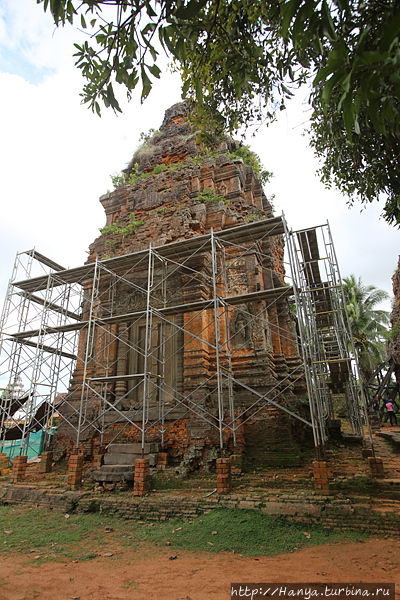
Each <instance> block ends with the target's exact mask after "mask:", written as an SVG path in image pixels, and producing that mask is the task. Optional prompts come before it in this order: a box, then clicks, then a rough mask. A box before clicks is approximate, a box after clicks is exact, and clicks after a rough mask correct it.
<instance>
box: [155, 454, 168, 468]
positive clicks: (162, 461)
mask: <svg viewBox="0 0 400 600" xmlns="http://www.w3.org/2000/svg"><path fill="white" fill-rule="evenodd" d="M167 460H168V454H167V453H166V452H159V453H158V457H157V465H156V468H157V469H166V468H167Z"/></svg>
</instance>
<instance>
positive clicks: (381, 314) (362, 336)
mask: <svg viewBox="0 0 400 600" xmlns="http://www.w3.org/2000/svg"><path fill="white" fill-rule="evenodd" d="M343 291H344V297H345V301H346V307H347V313H348V315H349V321H350V327H351V331H352V334H353V339H354V346H355V350H356V353H357V358H358V364H359V367H360V371H361V373H360V374H361V377H362V379H363V381H364V382H365V381H367V380H368V379H369V377H370V376H371V375H372V373H373V371H374V370H375V369H376V367H377V366H378V365H380V364H381V363H382V362H383V361H384V360H385V359H386V348H385V341H384V340H385V338H386V336H387V333H388V326H389V313H388V312H387V311H385V310H378V309H376V308H375V307H376V306H377V305H378V304H380V302H382V300H387V299H388V298H389V294H388V293H387V292H385V291H384V290H379V289H377V288H376V287H375V286H374V285H364V284H363V282H362V279H361V277H359V278H358V281H357V280H356V278H355V276H354V275H350V276H349V277H345V278H344V279H343Z"/></svg>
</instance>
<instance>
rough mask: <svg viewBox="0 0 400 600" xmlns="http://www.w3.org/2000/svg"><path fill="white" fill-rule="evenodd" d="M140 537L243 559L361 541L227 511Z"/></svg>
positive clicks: (157, 527)
mask: <svg viewBox="0 0 400 600" xmlns="http://www.w3.org/2000/svg"><path fill="white" fill-rule="evenodd" d="M173 532H174V533H173ZM213 532H217V533H216V534H215V533H214V534H213ZM139 534H140V540H141V541H147V542H155V543H157V544H160V543H162V544H165V542H167V541H170V542H171V543H172V546H173V547H174V548H184V549H185V550H193V551H198V550H203V551H204V550H206V551H210V552H232V551H233V550H234V551H235V553H239V554H242V555H244V556H276V555H278V554H283V553H287V552H292V551H293V550H300V549H301V548H306V547H309V546H316V545H321V544H326V543H327V542H332V541H333V540H337V541H346V540H355V539H360V537H363V535H360V534H359V533H352V532H350V533H348V532H346V533H344V532H329V531H326V530H324V529H322V527H317V526H308V525H300V524H298V523H290V522H289V521H287V520H286V519H284V518H276V517H270V516H268V515H263V514H262V513H259V512H256V511H245V510H229V509H217V510H213V511H212V512H210V513H208V514H207V515H203V516H200V517H199V518H197V519H196V520H195V521H193V523H192V524H190V523H188V522H178V521H176V522H173V523H171V522H169V523H163V524H154V526H151V527H149V526H146V525H142V529H141V531H139V532H137V535H139ZM211 544H212V545H211Z"/></svg>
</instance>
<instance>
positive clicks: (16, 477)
mask: <svg viewBox="0 0 400 600" xmlns="http://www.w3.org/2000/svg"><path fill="white" fill-rule="evenodd" d="M27 464H28V457H27V456H15V457H14V460H13V467H12V480H13V483H17V482H18V481H21V480H22V479H25V475H26V466H27Z"/></svg>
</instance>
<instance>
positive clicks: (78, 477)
mask: <svg viewBox="0 0 400 600" xmlns="http://www.w3.org/2000/svg"><path fill="white" fill-rule="evenodd" d="M82 472H83V456H82V455H81V454H71V456H70V457H69V461H68V487H69V489H72V490H77V489H78V488H80V487H81V485H82Z"/></svg>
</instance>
